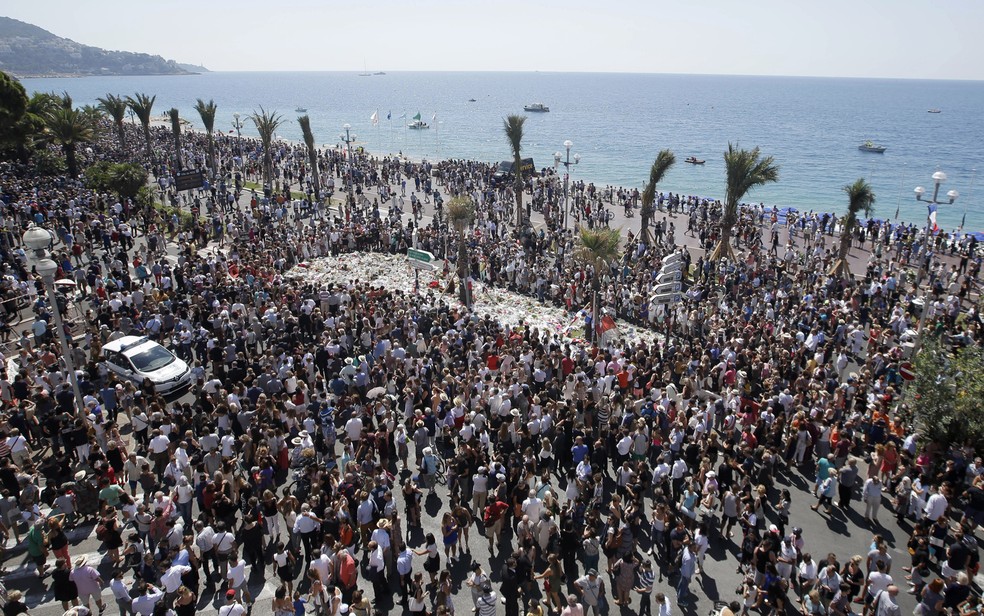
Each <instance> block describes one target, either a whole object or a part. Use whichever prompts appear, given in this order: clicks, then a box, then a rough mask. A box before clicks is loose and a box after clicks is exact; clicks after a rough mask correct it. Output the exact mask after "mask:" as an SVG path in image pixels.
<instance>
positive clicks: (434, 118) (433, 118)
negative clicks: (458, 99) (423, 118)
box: [431, 111, 437, 123]
mask: <svg viewBox="0 0 984 616" xmlns="http://www.w3.org/2000/svg"><path fill="white" fill-rule="evenodd" d="M434 122H437V112H436V111H435V112H434V115H432V116H431V123H434Z"/></svg>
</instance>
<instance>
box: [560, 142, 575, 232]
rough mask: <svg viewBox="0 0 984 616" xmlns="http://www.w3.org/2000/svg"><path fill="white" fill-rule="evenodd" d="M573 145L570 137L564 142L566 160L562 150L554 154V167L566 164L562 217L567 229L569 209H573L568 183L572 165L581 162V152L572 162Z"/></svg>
mask: <svg viewBox="0 0 984 616" xmlns="http://www.w3.org/2000/svg"><path fill="white" fill-rule="evenodd" d="M572 147H574V143H573V142H572V141H571V140H570V139H568V140H567V141H565V142H564V148H565V149H566V150H567V158H565V159H564V160H561V157H560V152H556V153H555V154H554V169H556V168H557V167H559V166H560V165H564V217H563V219H562V224H563V225H564V229H565V230H566V229H567V212H568V210H570V209H571V208H570V205H569V204H568V202H567V195H568V192H567V185H568V182H569V180H570V176H571V165H576V164H578V163H579V162H581V155H580V154H575V155H574V162H571V148H572Z"/></svg>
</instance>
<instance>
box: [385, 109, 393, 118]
mask: <svg viewBox="0 0 984 616" xmlns="http://www.w3.org/2000/svg"><path fill="white" fill-rule="evenodd" d="M392 117H393V112H392V111H387V112H386V119H387V120H389V119H390V118H392Z"/></svg>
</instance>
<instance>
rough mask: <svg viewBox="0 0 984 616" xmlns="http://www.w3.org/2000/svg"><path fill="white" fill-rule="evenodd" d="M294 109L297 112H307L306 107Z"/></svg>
mask: <svg viewBox="0 0 984 616" xmlns="http://www.w3.org/2000/svg"><path fill="white" fill-rule="evenodd" d="M294 111H296V112H297V113H307V107H298V108H297V109H295V110H294Z"/></svg>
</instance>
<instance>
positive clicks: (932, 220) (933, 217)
mask: <svg viewBox="0 0 984 616" xmlns="http://www.w3.org/2000/svg"><path fill="white" fill-rule="evenodd" d="M927 207H929V222H930V223H932V230H933V231H939V229H940V228H939V226H937V224H936V204H935V203H931V204H930V205H929V206H927Z"/></svg>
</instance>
